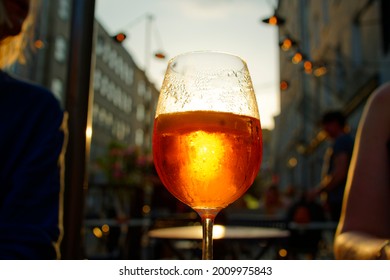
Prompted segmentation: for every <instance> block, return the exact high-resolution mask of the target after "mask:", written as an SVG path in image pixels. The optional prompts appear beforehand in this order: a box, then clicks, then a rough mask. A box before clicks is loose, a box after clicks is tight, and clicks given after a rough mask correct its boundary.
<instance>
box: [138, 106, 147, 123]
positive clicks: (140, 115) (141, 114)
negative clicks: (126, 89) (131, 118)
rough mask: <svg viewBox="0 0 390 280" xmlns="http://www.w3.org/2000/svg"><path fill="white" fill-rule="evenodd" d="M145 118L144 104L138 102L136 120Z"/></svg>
mask: <svg viewBox="0 0 390 280" xmlns="http://www.w3.org/2000/svg"><path fill="white" fill-rule="evenodd" d="M144 119H145V106H144V105H143V104H138V106H137V121H140V122H142V121H143V120H144Z"/></svg>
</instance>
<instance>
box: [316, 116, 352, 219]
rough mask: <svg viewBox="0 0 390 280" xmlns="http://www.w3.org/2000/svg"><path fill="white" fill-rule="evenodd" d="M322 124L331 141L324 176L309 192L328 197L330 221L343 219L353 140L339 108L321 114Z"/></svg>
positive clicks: (326, 156) (325, 158)
mask: <svg viewBox="0 0 390 280" xmlns="http://www.w3.org/2000/svg"><path fill="white" fill-rule="evenodd" d="M321 125H322V128H323V130H324V131H325V132H326V134H327V136H328V137H329V138H330V139H331V141H332V144H331V146H330V147H329V148H328V149H327V151H326V153H325V156H324V166H323V176H322V180H321V182H320V183H319V185H318V186H317V187H315V188H314V189H313V190H311V192H310V193H309V198H310V199H314V198H315V197H317V196H320V195H322V194H324V195H325V197H326V202H325V208H326V209H327V210H328V212H329V217H330V219H331V221H334V222H338V221H339V219H340V213H341V207H342V201H343V195H344V189H345V183H346V180H347V174H348V168H349V163H350V160H351V157H352V151H353V145H354V139H353V137H352V136H351V134H350V133H349V132H348V131H347V124H346V119H345V116H344V115H343V113H342V112H340V111H329V112H327V113H325V114H324V115H323V116H322V120H321Z"/></svg>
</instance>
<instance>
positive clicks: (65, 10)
mask: <svg viewBox="0 0 390 280" xmlns="http://www.w3.org/2000/svg"><path fill="white" fill-rule="evenodd" d="M69 15H70V3H69V0H60V1H59V3H58V16H59V17H60V19H62V20H68V19H69Z"/></svg>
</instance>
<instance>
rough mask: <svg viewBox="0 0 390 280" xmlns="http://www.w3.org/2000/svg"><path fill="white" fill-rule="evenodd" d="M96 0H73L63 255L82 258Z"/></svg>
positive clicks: (67, 99)
mask: <svg viewBox="0 0 390 280" xmlns="http://www.w3.org/2000/svg"><path fill="white" fill-rule="evenodd" d="M94 11H95V0H77V1H76V0H73V11H72V21H71V35H70V44H69V47H70V53H69V65H68V67H69V68H68V71H69V72H68V84H67V92H66V102H65V109H66V111H67V112H68V114H69V122H68V130H69V139H68V147H67V152H66V159H65V193H64V220H63V222H64V239H63V242H62V245H61V251H62V258H63V259H82V258H83V250H82V243H83V242H82V240H83V239H82V224H83V220H84V198H85V192H86V190H87V176H86V174H87V162H88V157H89V147H90V137H87V136H86V135H87V134H86V132H87V131H88V128H90V127H91V110H90V108H91V106H92V100H93V91H92V89H93V87H92V77H93V75H92V70H93V68H94V67H93V63H92V62H93V60H92V57H93V56H92V53H93V45H94V44H93V37H94V36H93V34H94V18H95V14H94Z"/></svg>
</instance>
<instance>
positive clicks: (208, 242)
mask: <svg viewBox="0 0 390 280" xmlns="http://www.w3.org/2000/svg"><path fill="white" fill-rule="evenodd" d="M213 225H214V217H209V216H206V217H202V228H203V241H202V259H203V260H212V259H213Z"/></svg>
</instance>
